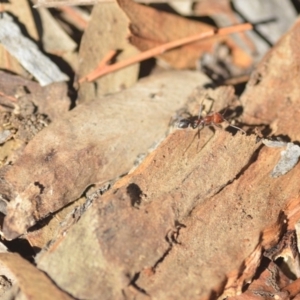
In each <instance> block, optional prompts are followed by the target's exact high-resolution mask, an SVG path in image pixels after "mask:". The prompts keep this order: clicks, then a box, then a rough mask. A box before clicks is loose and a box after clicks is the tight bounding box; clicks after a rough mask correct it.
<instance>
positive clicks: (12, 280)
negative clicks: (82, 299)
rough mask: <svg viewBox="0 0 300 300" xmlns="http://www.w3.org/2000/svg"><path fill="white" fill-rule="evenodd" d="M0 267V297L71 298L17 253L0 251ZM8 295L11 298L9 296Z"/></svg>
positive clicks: (67, 299) (47, 299)
mask: <svg viewBox="0 0 300 300" xmlns="http://www.w3.org/2000/svg"><path fill="white" fill-rule="evenodd" d="M0 268H1V276H0V282H1V283H0V285H1V290H0V292H1V294H2V295H1V296H2V297H7V298H5V299H25V300H27V299H28V300H29V299H30V300H39V299H45V300H50V299H62V300H71V299H72V298H71V297H70V296H68V295H67V294H65V293H64V292H62V291H61V290H59V289H58V288H57V287H56V286H55V285H54V284H53V283H52V282H51V280H50V279H49V278H48V277H47V276H46V275H45V274H44V273H43V272H41V271H39V270H38V269H37V268H36V267H34V266H33V265H31V264H30V263H29V262H28V261H26V260H25V259H23V258H22V257H20V256H19V254H16V253H0ZM3 285H4V286H5V289H3ZM9 295H10V297H12V298H9ZM3 299H4V298H3Z"/></svg>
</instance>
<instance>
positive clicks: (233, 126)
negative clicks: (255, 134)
mask: <svg viewBox="0 0 300 300" xmlns="http://www.w3.org/2000/svg"><path fill="white" fill-rule="evenodd" d="M228 126H230V127H233V128H235V129H238V130H240V131H242V132H243V133H244V134H247V133H246V131H245V130H243V129H242V128H240V127H237V126H234V125H231V124H229V125H228Z"/></svg>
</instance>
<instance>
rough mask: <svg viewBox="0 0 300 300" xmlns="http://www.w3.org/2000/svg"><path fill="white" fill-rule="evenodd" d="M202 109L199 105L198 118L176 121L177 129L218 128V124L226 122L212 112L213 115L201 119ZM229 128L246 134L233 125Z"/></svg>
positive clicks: (221, 116) (217, 113)
mask: <svg viewBox="0 0 300 300" xmlns="http://www.w3.org/2000/svg"><path fill="white" fill-rule="evenodd" d="M202 109H203V104H201V106H200V110H199V115H198V118H195V117H191V118H188V119H181V120H179V121H178V124H177V126H178V128H188V127H189V126H190V127H192V128H193V129H196V128H199V129H200V127H201V128H203V127H204V126H210V125H215V126H217V127H220V124H221V123H223V122H225V121H226V122H228V121H227V120H226V119H225V118H224V117H223V115H222V114H220V113H219V112H214V113H210V114H208V115H207V116H205V117H203V116H202ZM229 126H230V127H233V128H235V129H238V130H241V131H242V132H243V133H245V134H246V132H245V131H244V130H243V129H241V128H239V127H237V126H234V125H231V124H229Z"/></svg>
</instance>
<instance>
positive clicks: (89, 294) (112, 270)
mask: <svg viewBox="0 0 300 300" xmlns="http://www.w3.org/2000/svg"><path fill="white" fill-rule="evenodd" d="M216 101H217V100H216ZM195 134H196V136H197V131H196V130H195V131H194V130H176V131H174V132H173V133H172V134H170V135H169V136H168V137H167V138H166V139H165V140H164V141H163V142H162V143H161V144H160V145H159V147H158V148H157V149H156V150H155V151H154V152H152V153H150V154H149V156H148V157H147V158H146V159H145V160H144V161H143V163H142V164H141V165H140V166H139V167H138V168H137V169H136V170H135V171H133V172H132V173H131V174H130V175H127V176H125V177H124V178H122V179H121V180H119V181H118V182H117V183H116V184H115V185H114V187H113V188H112V189H111V190H109V191H108V192H107V193H106V194H104V195H103V196H102V197H101V198H100V199H99V200H98V201H94V203H93V205H92V206H91V207H90V209H89V210H88V211H87V212H86V213H85V214H84V215H83V216H82V218H81V220H80V221H79V222H78V223H77V224H76V225H75V226H73V227H72V228H71V229H70V230H69V232H68V233H67V234H66V236H65V237H63V239H59V240H58V241H57V243H54V244H53V245H52V246H51V247H50V248H49V250H48V251H45V252H43V253H42V254H41V255H40V256H39V257H38V259H37V262H38V267H39V268H41V269H42V270H44V271H45V272H46V273H47V274H48V275H49V276H51V278H53V280H55V282H56V283H57V284H58V285H59V286H60V287H61V288H63V289H64V290H66V291H68V292H70V293H71V294H72V295H73V296H74V297H78V298H89V299H96V298H97V296H96V295H95V291H98V293H99V292H100V293H101V295H102V296H103V297H104V298H107V299H109V298H110V299H112V298H114V299H115V298H119V297H121V295H122V294H123V293H124V290H125V291H127V288H128V285H131V286H132V288H134V287H136V286H137V287H141V289H139V288H137V290H138V291H137V295H136V297H137V298H138V297H145V296H147V295H150V296H152V295H155V292H153V291H152V290H151V291H150V290H149V292H148V287H149V286H147V285H144V286H143V284H141V285H140V283H138V282H139V279H138V278H139V276H141V273H143V274H144V275H145V276H148V275H146V273H147V274H148V273H149V272H146V271H145V272H143V271H144V270H147V269H148V270H152V271H150V273H152V274H154V275H152V276H151V275H150V276H148V280H149V281H150V282H151V281H152V279H153V278H155V274H156V272H159V271H158V270H159V269H160V266H161V265H164V263H165V260H166V259H167V258H168V257H169V255H170V254H171V253H172V252H173V251H175V253H177V251H178V250H176V249H177V246H176V245H175V244H176V242H175V241H176V239H177V238H178V235H179V238H180V236H181V233H182V232H188V231H189V230H188V231H187V230H186V228H185V225H186V223H185V221H184V220H185V218H188V216H189V215H190V214H191V212H192V211H193V210H194V209H195V207H197V206H198V205H200V206H201V205H204V203H205V202H206V199H208V198H209V197H210V196H212V195H214V194H217V193H219V192H220V191H221V190H222V189H223V188H224V186H226V184H228V182H231V181H232V180H234V179H235V178H236V176H237V174H239V172H240V171H241V169H243V168H244V167H245V166H246V165H247V164H248V163H249V161H251V157H252V154H253V151H255V150H256V149H257V148H258V147H259V145H258V144H256V143H255V137H254V136H252V137H246V136H245V135H243V134H241V133H237V134H236V135H235V136H232V135H231V134H230V133H228V132H226V131H224V130H221V129H218V130H217V131H216V133H215V134H214V133H213V132H212V131H211V130H210V129H209V128H204V129H203V130H202V131H201V132H200V139H198V138H197V139H194V137H195ZM243 145H247V146H245V147H244V146H243ZM232 153H235V156H233V155H232ZM237 157H238V159H237ZM216 166H218V167H216ZM166 183H167V184H166ZM209 228H210V229H209ZM189 229H190V228H189ZM202 230H204V231H206V230H213V229H212V227H207V226H202ZM219 233H220V232H219ZM220 236H224V237H225V235H224V234H221V233H220ZM82 238H83V239H84V240H82ZM190 238H191V239H194V240H197V237H196V236H195V235H193V236H190ZM78 240H81V242H82V243H84V244H85V247H84V249H81V250H80V251H79V249H78V252H77V250H76V253H74V250H72V251H73V254H74V255H72V257H71V258H70V255H69V259H71V260H72V261H73V260H74V262H75V261H76V263H73V262H72V261H70V260H69V259H68V260H66V255H67V253H70V252H69V251H70V249H75V248H76V247H75V244H78ZM178 241H179V242H180V240H178ZM199 244H201V245H203V243H202V241H201V240H200V241H199ZM74 247H75V248H74ZM178 247H180V245H178ZM182 247H183V248H182V251H187V249H190V251H192V252H193V248H189V245H188V244H182ZM89 249H94V250H93V251H94V253H95V255H94V256H93V262H92V263H91V264H89V263H88V264H87V260H88V257H89V254H88V253H89V252H90V250H89ZM202 250H203V249H202ZM203 251H204V250H203ZM193 253H194V254H193V255H192V256H193V257H195V256H196V253H195V252H193ZM197 253H199V254H198V255H203V253H201V250H200V251H199V252H197ZM189 255H190V253H189ZM191 259H192V257H191ZM195 262H196V261H194V264H195ZM177 263H178V260H177ZM58 265H60V270H59V272H58V269H57V267H58ZM188 268H191V265H189V266H188ZM171 270H172V269H171V268H170V269H168V276H170V274H171V273H176V274H177V276H178V280H179V277H180V278H181V279H182V277H183V276H182V274H186V273H181V272H180V268H179V269H177V267H176V272H172V271H171ZM178 270H179V272H177V271H178ZM203 271H204V270H203ZM205 271H207V270H205ZM185 272H186V271H185ZM193 272H194V271H193ZM199 272H200V270H199ZM70 274H83V276H82V277H78V276H77V278H75V277H74V276H72V275H70ZM174 275H175V274H174ZM189 278H190V275H189ZM186 280H188V279H186ZM208 280H209V279H208ZM91 282H92V284H91ZM160 283H161V284H163V281H160ZM149 284H150V283H149ZM191 284H192V285H193V286H194V285H196V284H197V285H199V277H197V280H196V281H195V280H194V278H193V281H192V283H191ZM87 285H89V287H90V288H89V289H87V288H86V286H87ZM169 286H170V285H169V281H168V284H166V285H164V287H162V286H160V291H158V292H157V293H161V294H160V297H161V298H164V299H167V298H169V299H170V298H174V297H173V296H175V295H176V297H175V298H174V299H182V297H183V295H184V293H182V291H180V290H178V289H177V286H176V289H174V286H173V288H172V289H169ZM199 289H200V288H199ZM201 289H202V287H201ZM167 290H168V291H167ZM187 290H188V288H186V291H187ZM127 292H128V291H127ZM194 292H195V291H194V290H191V292H188V293H187V294H185V296H186V297H187V298H189V299H194V298H193V297H190V296H191V295H192V293H194ZM198 296H199V295H198ZM138 299H139V298H138Z"/></svg>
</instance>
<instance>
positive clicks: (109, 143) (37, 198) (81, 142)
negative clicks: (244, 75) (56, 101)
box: [3, 72, 208, 239]
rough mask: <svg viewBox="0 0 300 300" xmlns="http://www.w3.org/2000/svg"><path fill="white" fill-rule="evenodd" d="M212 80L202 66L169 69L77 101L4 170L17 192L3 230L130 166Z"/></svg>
mask: <svg viewBox="0 0 300 300" xmlns="http://www.w3.org/2000/svg"><path fill="white" fill-rule="evenodd" d="M207 82H208V79H207V78H206V77H205V76H203V75H201V74H197V73H192V72H178V73H177V72H172V73H164V74H161V75H157V76H154V77H150V78H149V79H148V80H145V81H143V82H140V83H139V84H138V85H137V86H136V87H134V88H132V89H128V90H126V91H124V92H122V93H119V94H115V95H111V96H107V97H103V98H102V99H98V100H97V101H93V102H91V103H90V104H86V105H81V106H78V107H76V108H75V109H74V110H72V111H71V112H69V113H67V114H66V115H65V116H64V117H63V118H61V119H60V120H59V121H57V122H54V123H52V124H51V125H49V126H48V127H47V128H45V129H44V130H43V131H42V132H41V134H38V135H37V136H36V137H35V138H34V139H33V140H31V141H30V143H29V144H28V145H27V146H26V148H25V149H24V152H23V154H22V156H21V157H20V158H19V159H18V160H17V161H16V163H15V164H14V165H13V166H12V167H11V169H10V170H8V172H7V173H6V175H5V179H6V182H7V184H8V186H10V187H11V189H12V190H13V191H14V193H15V197H14V199H11V201H10V203H9V204H8V207H7V216H6V218H5V221H4V226H3V233H4V235H5V237H6V238H7V239H13V238H15V237H17V236H18V235H20V234H23V233H24V232H25V231H26V229H28V228H29V227H30V226H32V225H34V224H35V223H36V222H37V221H38V220H40V219H42V218H45V217H46V216H47V215H49V214H50V213H53V212H55V211H57V210H58V209H60V208H62V207H64V206H65V205H67V204H68V203H70V202H72V201H74V200H76V199H77V198H79V197H80V196H81V194H82V193H83V192H84V190H85V189H86V188H87V187H88V186H90V185H92V184H95V183H99V184H101V183H104V182H106V181H108V180H111V179H114V178H115V177H117V176H120V175H122V174H124V173H126V172H128V171H129V169H130V168H131V167H132V166H133V163H134V161H135V159H136V158H137V156H138V155H139V154H141V153H145V152H147V151H148V149H149V148H150V147H151V146H152V145H153V143H154V142H156V143H158V142H159V141H160V140H161V138H163V137H164V135H165V132H166V129H167V126H168V122H169V121H170V117H171V116H172V114H174V112H175V111H176V110H177V109H179V108H180V107H181V106H182V105H183V103H184V101H185V99H186V98H187V96H188V95H189V94H190V93H191V91H192V90H193V89H194V88H195V87H196V86H197V85H199V84H201V83H202V84H205V83H207ZM174 86H175V87H180V88H178V89H175V90H174ZM154 124H155V126H154ZM16 174H18V176H16Z"/></svg>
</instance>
